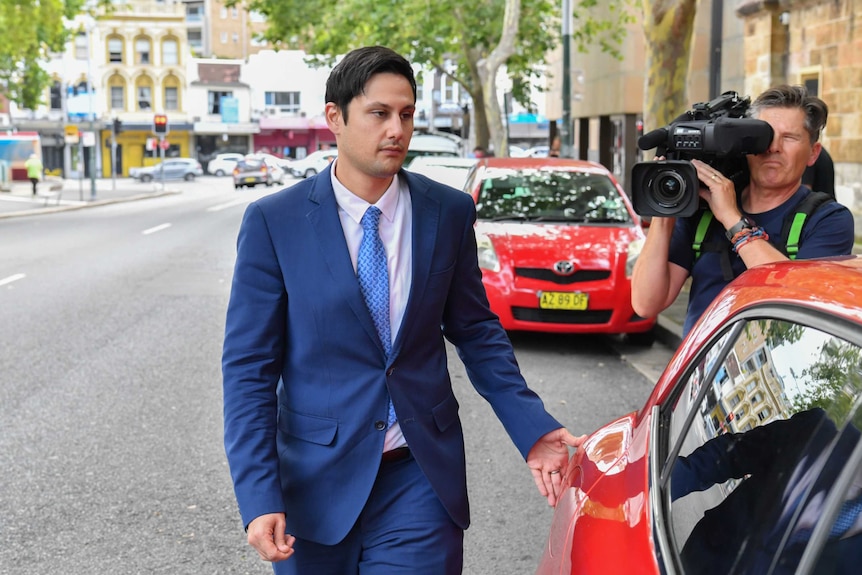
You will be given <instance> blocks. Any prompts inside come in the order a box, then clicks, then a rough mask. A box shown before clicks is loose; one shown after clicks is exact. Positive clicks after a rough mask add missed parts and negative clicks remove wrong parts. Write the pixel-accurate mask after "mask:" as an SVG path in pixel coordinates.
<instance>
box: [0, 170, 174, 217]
mask: <svg viewBox="0 0 862 575" xmlns="http://www.w3.org/2000/svg"><path fill="white" fill-rule="evenodd" d="M36 189H37V193H36V195H35V196H34V195H33V188H32V185H31V184H30V182H29V181H25V182H17V181H16V182H9V183H8V184H7V185H6V186H5V187H3V188H0V218H10V217H19V216H30V215H37V214H45V213H52V212H59V211H66V210H76V209H80V208H87V207H94V206H101V205H105V204H111V203H116V202H127V201H133V200H143V199H146V198H156V197H159V196H164V195H167V194H178V193H180V190H178V189H177V188H176V187H173V186H171V183H168V184H166V185H165V188H164V190H163V189H162V184H161V183H159V182H155V183H154V182H150V183H147V184H144V183H141V182H137V181H135V180H134V179H131V178H117V179H116V182H115V181H113V180H111V179H110V178H98V179H96V180H95V189H93V186H92V183H91V181H90V180H89V179H85V180H71V179H62V178H57V177H52V176H48V177H46V178H45V179H43V180H42V181H41V182H39V184H38V185H37V187H36Z"/></svg>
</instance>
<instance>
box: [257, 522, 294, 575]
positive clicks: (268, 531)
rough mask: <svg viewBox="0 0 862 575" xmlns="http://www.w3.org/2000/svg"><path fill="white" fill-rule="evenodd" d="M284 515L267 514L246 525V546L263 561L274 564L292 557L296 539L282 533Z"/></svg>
mask: <svg viewBox="0 0 862 575" xmlns="http://www.w3.org/2000/svg"><path fill="white" fill-rule="evenodd" d="M284 529H285V520H284V513H267V514H266V515H261V516H260V517H255V518H254V519H253V520H252V522H251V523H249V524H248V544H249V545H251V546H252V547H254V548H255V550H256V551H257V554H258V555H260V558H261V559H263V560H264V561H269V562H272V563H275V562H276V561H284V560H285V559H287V558H288V557H290V556H291V555H293V551H294V549H293V544H294V543H295V542H296V538H295V537H294V536H293V535H287V534H286V533H285V532H284Z"/></svg>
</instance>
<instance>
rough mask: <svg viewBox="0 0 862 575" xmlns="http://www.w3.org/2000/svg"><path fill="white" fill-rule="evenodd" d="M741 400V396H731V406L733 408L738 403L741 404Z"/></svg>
mask: <svg viewBox="0 0 862 575" xmlns="http://www.w3.org/2000/svg"><path fill="white" fill-rule="evenodd" d="M739 401H740V399H739V396H738V395H734V396H733V397H731V398H730V407H731V408H734V407H736V406H737V405H739Z"/></svg>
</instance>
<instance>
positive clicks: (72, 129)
mask: <svg viewBox="0 0 862 575" xmlns="http://www.w3.org/2000/svg"><path fill="white" fill-rule="evenodd" d="M64 130H65V133H66V143H67V144H70V145H72V144H77V143H78V142H79V141H81V136H80V134H79V133H78V126H74V125H70V126H66V127H65V129H64Z"/></svg>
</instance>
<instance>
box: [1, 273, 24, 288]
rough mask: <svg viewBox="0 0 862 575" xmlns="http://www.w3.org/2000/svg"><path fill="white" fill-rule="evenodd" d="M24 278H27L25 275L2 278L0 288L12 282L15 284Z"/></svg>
mask: <svg viewBox="0 0 862 575" xmlns="http://www.w3.org/2000/svg"><path fill="white" fill-rule="evenodd" d="M25 277H27V274H15V275H12V276H9V277H5V278H3V279H2V280H0V286H4V285H6V284H10V283H12V282H16V281H18V280H22V279H24V278H25Z"/></svg>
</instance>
